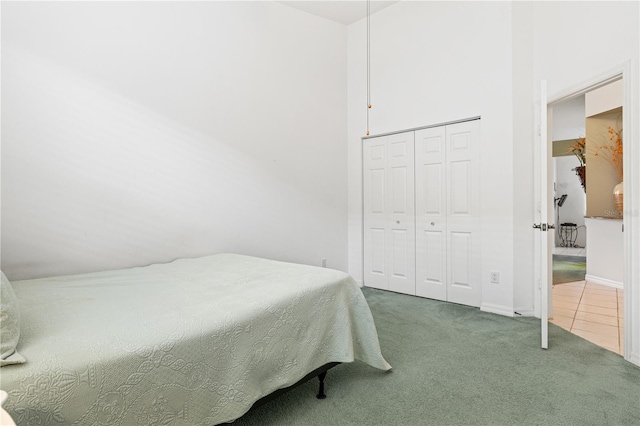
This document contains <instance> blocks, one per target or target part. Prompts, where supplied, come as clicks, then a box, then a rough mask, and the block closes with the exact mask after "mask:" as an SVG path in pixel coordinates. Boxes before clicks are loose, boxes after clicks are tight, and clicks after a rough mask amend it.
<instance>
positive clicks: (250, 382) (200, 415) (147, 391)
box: [0, 254, 391, 425]
mask: <svg viewBox="0 0 640 426" xmlns="http://www.w3.org/2000/svg"><path fill="white" fill-rule="evenodd" d="M13 287H14V290H15V292H16V295H17V297H18V300H19V303H20V310H21V314H22V334H21V339H20V344H19V346H18V349H19V350H20V353H22V354H23V355H24V356H25V357H26V358H27V363H26V364H20V365H11V366H7V367H3V368H2V370H1V371H0V374H1V375H2V379H1V380H2V382H1V387H2V389H3V390H6V391H8V393H9V400H8V401H7V403H6V406H5V409H6V410H7V411H8V412H9V413H10V414H11V415H12V416H13V418H14V420H15V421H16V422H17V423H18V424H19V425H21V424H25V425H26V424H65V425H67V424H82V425H96V424H97V425H111V424H117V425H179V424H195V425H200V424H202V425H205V424H206V425H211V424H217V423H221V422H227V421H231V420H234V419H236V418H238V417H240V416H241V415H242V414H244V413H245V412H246V411H247V410H248V409H249V408H250V407H251V405H252V404H253V403H254V402H255V401H257V400H258V399H260V398H261V397H262V396H264V395H267V394H269V393H271V392H273V391H274V390H276V389H279V388H283V387H286V386H289V385H292V384H294V383H295V382H297V381H298V380H299V379H301V378H302V377H303V376H305V375H306V374H307V373H309V372H310V371H312V370H314V369H315V368H318V367H320V366H322V365H324V364H326V363H328V362H332V361H337V362H350V361H353V360H354V359H359V360H362V361H364V362H366V363H368V364H370V365H371V366H373V367H376V368H379V369H382V370H388V369H390V368H391V367H390V366H389V364H387V362H386V361H385V360H384V358H383V357H382V355H381V353H380V347H379V343H378V336H377V333H376V329H375V326H374V323H373V318H372V316H371V312H370V310H369V306H368V305H367V303H366V300H365V299H364V297H363V295H362V292H361V290H360V288H359V287H358V286H357V284H356V283H355V282H354V281H353V279H351V278H350V277H349V276H348V275H346V274H344V273H342V272H338V271H334V270H330V269H322V268H316V267H311V266H304V265H297V264H290V263H283V262H275V261H270V260H265V259H259V258H253V257H248V256H240V255H233V254H219V255H215V256H208V257H203V258H198V259H182V260H176V261H174V262H171V263H168V264H161V265H152V266H148V267H143V268H132V269H126V270H119V271H108V272H100V273H93V274H83V275H74V276H66V277H56V278H47V279H37V280H26V281H17V282H14V283H13ZM381 379H382V377H381Z"/></svg>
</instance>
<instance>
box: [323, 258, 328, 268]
mask: <svg viewBox="0 0 640 426" xmlns="http://www.w3.org/2000/svg"><path fill="white" fill-rule="evenodd" d="M322 267H323V268H326V267H327V259H325V258H324V257H323V258H322Z"/></svg>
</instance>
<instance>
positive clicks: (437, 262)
mask: <svg viewBox="0 0 640 426" xmlns="http://www.w3.org/2000/svg"><path fill="white" fill-rule="evenodd" d="M479 142H480V121H479V120H474V121H467V122H463V123H457V124H452V125H447V126H441V127H433V128H427V129H422V130H417V131H416V132H415V191H416V295H418V296H423V297H428V298H432V299H438V300H445V301H448V302H454V303H460V304H464V305H470V306H480V303H481V296H482V295H481V280H480V222H479V213H480V212H479V208H480V202H479V201H480V198H479V194H480V187H479V181H478V177H479V153H480V149H479Z"/></svg>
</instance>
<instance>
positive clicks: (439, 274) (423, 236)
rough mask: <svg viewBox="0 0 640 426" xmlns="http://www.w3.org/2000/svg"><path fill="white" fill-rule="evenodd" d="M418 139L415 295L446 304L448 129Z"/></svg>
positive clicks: (421, 133)
mask: <svg viewBox="0 0 640 426" xmlns="http://www.w3.org/2000/svg"><path fill="white" fill-rule="evenodd" d="M415 135H416V136H415V138H416V141H415V146H416V147H415V152H416V158H415V163H416V179H415V181H416V295H418V296H422V297H428V298H431V299H437V300H447V288H446V259H447V257H446V253H447V241H446V240H447V238H446V229H447V228H446V226H447V220H446V214H447V212H446V192H445V191H446V187H445V186H446V161H445V160H446V158H445V156H446V151H445V141H446V134H445V128H444V127H435V128H429V129H422V130H418V131H416V132H415Z"/></svg>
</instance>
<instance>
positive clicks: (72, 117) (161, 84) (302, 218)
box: [1, 2, 347, 279]
mask: <svg viewBox="0 0 640 426" xmlns="http://www.w3.org/2000/svg"><path fill="white" fill-rule="evenodd" d="M346 66H347V63H346V27H345V26H343V25H340V24H337V23H333V22H330V21H328V20H325V19H322V18H317V17H314V16H312V15H309V14H307V13H304V12H300V11H297V10H295V9H292V8H290V7H287V6H284V5H281V4H279V3H277V2H132V3H128V2H66V3H53V2H42V3H32V2H26V3H3V5H2V124H3V126H2V229H1V231H2V269H3V270H4V271H5V272H6V273H7V275H8V276H9V277H10V278H11V279H22V278H30V277H38V276H48V275H60V274H70V273H79V272H85V271H95V270H104V269H110V268H118V267H128V266H132V265H144V264H149V263H153V262H164V261H169V260H172V259H175V258H177V257H188V256H199V255H206V254H211V253H216V252H221V251H227V252H240V253H245V254H251V255H258V256H264V257H268V258H276V259H282V260H289V261H296V262H303V263H310V264H315V265H320V260H321V258H323V257H324V258H327V261H328V266H329V267H333V268H337V269H343V270H346V268H347V226H346V217H347V209H346V199H347V190H346V186H347V183H346V182H347V176H346V167H347V161H346V147H345V139H346V129H347V126H346V125H347V123H346V90H347V86H346V83H347V79H346Z"/></svg>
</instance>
